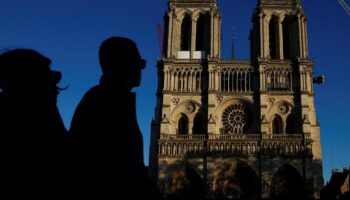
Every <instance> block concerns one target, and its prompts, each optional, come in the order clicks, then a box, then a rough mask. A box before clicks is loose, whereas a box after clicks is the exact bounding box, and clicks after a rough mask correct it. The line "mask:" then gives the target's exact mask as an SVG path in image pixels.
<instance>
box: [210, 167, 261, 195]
mask: <svg viewBox="0 0 350 200" xmlns="http://www.w3.org/2000/svg"><path fill="white" fill-rule="evenodd" d="M215 176H216V177H215V180H214V188H213V189H214V193H215V196H216V197H217V198H229V199H259V197H260V184H259V178H258V176H257V175H256V173H255V172H254V170H253V169H252V168H251V167H250V166H249V165H247V164H245V163H244V162H242V161H240V160H235V161H233V162H232V163H230V164H228V163H226V164H225V166H224V167H223V168H221V169H218V170H217V172H216V173H215Z"/></svg>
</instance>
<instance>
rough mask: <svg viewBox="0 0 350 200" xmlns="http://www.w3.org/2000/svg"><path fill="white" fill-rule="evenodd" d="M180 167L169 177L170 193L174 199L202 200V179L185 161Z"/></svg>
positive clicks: (203, 188) (203, 189)
mask: <svg viewBox="0 0 350 200" xmlns="http://www.w3.org/2000/svg"><path fill="white" fill-rule="evenodd" d="M181 165H182V167H180V168H178V169H176V170H174V171H173V173H172V174H171V176H170V177H169V186H170V192H171V193H172V194H173V195H174V196H175V198H176V197H177V198H181V199H203V194H204V191H205V187H204V185H205V184H204V182H203V179H202V178H201V176H200V175H199V174H198V173H197V171H196V170H195V169H194V167H192V166H191V165H190V164H189V163H188V162H187V161H183V164H181ZM177 198H176V199H177Z"/></svg>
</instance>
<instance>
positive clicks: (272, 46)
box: [268, 15, 279, 59]
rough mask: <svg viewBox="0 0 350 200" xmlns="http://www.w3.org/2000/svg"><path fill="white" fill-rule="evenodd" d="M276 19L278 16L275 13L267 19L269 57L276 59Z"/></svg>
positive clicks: (277, 37) (277, 34)
mask: <svg viewBox="0 0 350 200" xmlns="http://www.w3.org/2000/svg"><path fill="white" fill-rule="evenodd" d="M278 20H279V17H278V16H276V15H271V18H270V20H269V21H268V30H269V52H270V54H269V55H270V58H271V59H277V56H278V48H279V47H278V44H279V42H278V39H279V33H278Z"/></svg>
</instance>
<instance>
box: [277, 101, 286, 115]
mask: <svg viewBox="0 0 350 200" xmlns="http://www.w3.org/2000/svg"><path fill="white" fill-rule="evenodd" d="M278 112H279V113H281V114H283V115H285V114H287V113H288V112H289V106H288V105H287V104H285V103H282V104H281V105H279V106H278Z"/></svg>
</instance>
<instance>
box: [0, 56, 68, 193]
mask: <svg viewBox="0 0 350 200" xmlns="http://www.w3.org/2000/svg"><path fill="white" fill-rule="evenodd" d="M50 64H51V61H50V60H49V59H48V58H46V57H44V56H43V55H41V54H40V53H38V52H36V51H34V50H29V49H16V50H12V51H7V52H4V53H2V54H1V55H0V89H1V90H0V138H1V139H0V143H1V148H2V159H1V162H2V163H1V166H2V169H3V170H4V168H5V169H6V170H4V173H3V176H1V177H2V178H1V181H3V184H5V185H6V188H7V189H4V190H3V191H6V192H11V191H12V190H14V191H15V192H14V193H12V195H24V196H26V197H29V196H35V197H38V196H41V195H44V194H46V193H49V192H52V191H57V190H60V189H59V188H57V185H56V184H57V182H58V181H59V179H58V177H60V176H58V174H64V172H62V171H61V169H60V166H61V164H62V163H63V160H62V159H63V157H64V155H63V151H64V148H65V145H66V137H67V131H66V129H65V127H64V125H63V122H62V119H61V117H60V114H59V111H58V109H57V106H56V102H57V95H58V93H59V89H58V87H57V86H56V84H57V83H58V82H59V81H60V79H61V74H60V73H59V72H57V71H53V70H51V69H50ZM3 184H2V185H3ZM46 196H47V195H46ZM52 196H57V195H54V194H52Z"/></svg>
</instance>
